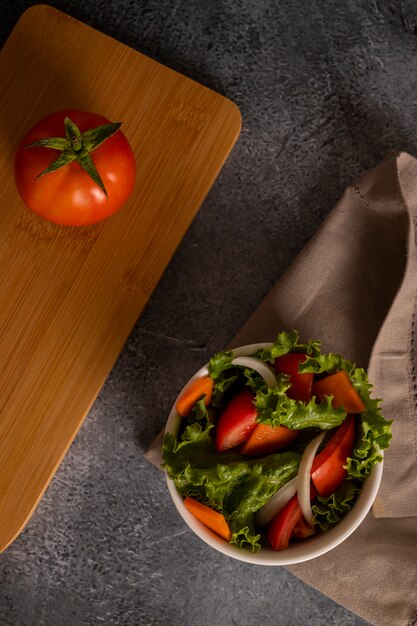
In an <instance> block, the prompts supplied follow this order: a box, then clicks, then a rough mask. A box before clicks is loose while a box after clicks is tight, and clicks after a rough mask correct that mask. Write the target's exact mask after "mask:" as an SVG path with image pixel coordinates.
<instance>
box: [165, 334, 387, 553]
mask: <svg viewBox="0 0 417 626" xmlns="http://www.w3.org/2000/svg"><path fill="white" fill-rule="evenodd" d="M270 346H271V344H270V343H259V344H251V345H248V346H242V347H240V348H236V349H234V350H233V353H234V355H235V356H246V355H251V354H254V352H256V350H257V349H259V348H269V347H270ZM207 373H208V371H207V365H205V366H204V367H202V368H201V369H199V370H198V372H196V373H195V374H194V376H192V377H191V378H190V380H189V381H188V382H187V384H186V385H184V389H185V387H186V386H187V385H188V384H190V382H191V381H192V380H194V378H200V377H201V376H204V375H206V374H207ZM181 393H182V392H181ZM179 395H181V394H179ZM181 420H182V418H181V417H180V416H179V415H178V413H177V411H176V410H175V403H174V406H173V407H172V409H171V412H170V414H169V417H168V421H167V424H166V428H165V432H169V433H172V434H175V435H176V434H177V432H178V430H179V426H180V423H181ZM382 466H383V463H382V462H381V463H377V464H376V465H374V467H373V469H372V471H371V474H370V475H369V477H368V478H367V479H366V481H365V482H364V484H363V488H362V491H361V493H360V495H359V497H358V499H357V501H356V503H355V505H354V506H353V508H352V510H351V511H350V512H349V513H348V514H347V515H346V516H345V517H344V518H343V519H342V520H341V521H340V522H339V523H338V524H336V525H335V526H333V528H331V529H330V530H328V531H327V532H325V533H323V534H319V535H315V536H313V537H311V538H309V539H304V540H303V541H300V542H299V543H294V544H292V545H290V546H289V547H288V548H286V549H285V550H273V549H272V548H267V547H263V548H261V549H260V550H259V552H250V551H249V550H245V549H242V548H238V547H236V546H233V545H231V544H230V543H228V542H227V541H225V540H224V539H222V538H221V537H219V536H218V535H216V534H215V533H214V532H212V531H211V530H210V529H208V528H207V527H206V526H204V524H202V523H201V522H199V521H198V520H197V519H196V518H195V517H194V515H192V514H191V513H190V512H189V511H188V510H187V509H186V508H185V506H184V503H183V497H182V496H181V495H180V494H179V493H178V491H177V489H176V487H175V484H174V481H173V480H171V479H170V478H169V477H168V475H166V480H167V484H168V490H169V492H170V494H171V497H172V499H173V501H174V504H175V506H176V507H177V509H178V512H179V514H180V515H181V517H182V518H183V519H184V521H185V522H186V523H187V524H188V526H189V527H190V528H191V530H193V531H194V532H195V534H196V535H198V536H199V537H200V538H201V539H202V540H203V541H205V542H206V543H208V544H209V545H210V546H211V547H212V548H215V550H218V551H219V552H222V553H223V554H227V555H228V556H231V557H232V558H234V559H238V560H240V561H246V562H248V563H254V564H256V565H291V564H294V563H301V562H302V561H308V560H310V559H314V558H315V557H317V556H320V555H321V554H325V553H326V552H328V551H329V550H331V549H332V548H335V547H336V546H337V545H339V544H340V543H341V542H342V541H344V540H345V539H346V538H347V537H349V535H351V534H352V533H353V531H354V530H355V529H356V528H357V527H358V526H359V524H360V523H361V522H362V520H363V519H364V518H365V516H366V515H367V513H368V512H369V510H370V508H371V506H372V504H373V502H374V500H375V496H376V494H377V492H378V488H379V484H380V482H381V477H382Z"/></svg>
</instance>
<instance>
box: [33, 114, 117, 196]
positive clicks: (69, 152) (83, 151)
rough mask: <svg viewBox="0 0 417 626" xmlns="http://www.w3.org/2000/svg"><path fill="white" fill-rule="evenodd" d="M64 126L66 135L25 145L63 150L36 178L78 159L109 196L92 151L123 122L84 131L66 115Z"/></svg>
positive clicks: (115, 131)
mask: <svg viewBox="0 0 417 626" xmlns="http://www.w3.org/2000/svg"><path fill="white" fill-rule="evenodd" d="M64 126H65V137H46V138H45V139H38V140H37V141H34V142H33V143H31V144H29V145H28V146H25V148H52V149H53V150H59V151H60V152H61V154H60V155H59V156H58V158H56V159H55V161H52V163H51V164H50V165H48V167H47V168H46V169H44V170H43V171H42V172H40V174H38V175H37V177H36V178H39V177H40V176H45V174H49V173H50V172H55V171H56V170H59V169H60V168H61V167H65V165H68V164H69V163H72V161H77V163H78V164H79V165H80V166H81V167H82V168H83V170H84V171H85V172H87V174H88V175H89V176H90V178H91V179H92V180H93V181H94V182H95V183H96V184H97V185H98V186H99V187H100V189H101V190H102V191H103V192H104V193H105V195H106V197H107V191H106V188H105V186H104V183H103V181H102V180H101V177H100V174H99V173H98V171H97V169H96V166H95V165H94V162H93V159H92V157H91V152H93V151H94V150H95V149H96V148H98V146H100V145H101V144H102V143H103V142H104V141H106V139H108V138H109V137H111V136H112V135H114V134H115V133H117V131H118V130H119V128H120V126H121V122H110V123H108V124H103V125H102V126H97V127H96V128H92V129H91V130H86V131H85V132H84V133H82V132H81V131H80V129H79V128H78V126H77V125H76V124H74V122H73V121H72V120H70V118H69V117H66V118H65V120H64Z"/></svg>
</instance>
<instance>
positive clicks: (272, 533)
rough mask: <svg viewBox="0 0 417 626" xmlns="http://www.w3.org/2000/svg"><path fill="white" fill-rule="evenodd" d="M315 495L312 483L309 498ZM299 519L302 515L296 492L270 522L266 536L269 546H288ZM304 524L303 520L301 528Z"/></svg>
mask: <svg viewBox="0 0 417 626" xmlns="http://www.w3.org/2000/svg"><path fill="white" fill-rule="evenodd" d="M316 495H317V491H316V489H315V488H314V485H311V487H310V499H311V500H313V499H314V498H315V497H316ZM301 520H304V517H303V513H302V511H301V508H300V505H299V504H298V497H297V494H295V496H293V497H292V498H291V500H289V501H288V502H287V504H286V505H285V506H284V508H283V509H281V511H280V512H279V513H277V515H276V516H275V517H274V519H273V520H272V522H271V523H270V524H269V527H268V531H267V534H266V536H267V539H268V543H269V545H270V546H271V548H274V550H284V549H285V548H288V545H289V543H290V539H291V536H292V535H293V533H294V531H295V532H298V529H299V528H300V527H301V525H302V522H301ZM304 526H308V524H307V522H305V521H304V524H303V528H304ZM303 532H305V529H304V531H303ZM313 532H314V531H313ZM310 534H312V533H310ZM295 536H296V535H294V537H295ZM305 536H307V535H305Z"/></svg>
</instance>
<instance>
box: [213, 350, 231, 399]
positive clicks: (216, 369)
mask: <svg viewBox="0 0 417 626" xmlns="http://www.w3.org/2000/svg"><path fill="white" fill-rule="evenodd" d="M232 361H233V352H231V351H229V352H217V354H215V355H214V356H212V357H211V359H210V361H209V364H208V373H209V376H210V378H211V379H212V381H213V396H212V406H214V407H217V406H220V405H221V401H222V397H223V394H224V392H225V391H227V389H229V387H231V385H233V383H234V382H235V381H236V380H237V378H238V375H237V374H236V368H235V367H234V365H233V363H232ZM230 370H233V371H232V372H230Z"/></svg>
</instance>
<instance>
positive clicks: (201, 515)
mask: <svg viewBox="0 0 417 626" xmlns="http://www.w3.org/2000/svg"><path fill="white" fill-rule="evenodd" d="M184 506H185V508H186V509H187V510H188V511H190V513H192V514H193V515H194V517H196V518H197V519H198V520H199V521H200V522H201V523H202V524H204V526H207V528H210V530H212V531H213V532H215V533H216V534H217V535H220V537H223V539H226V541H230V538H231V536H232V533H231V532H230V528H229V525H228V523H227V522H226V520H225V518H224V516H223V515H222V514H221V513H218V512H217V511H214V510H213V509H211V508H210V507H209V506H207V505H205V504H201V502H197V500H194V499H193V498H190V497H189V496H187V497H186V498H185V500H184Z"/></svg>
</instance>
